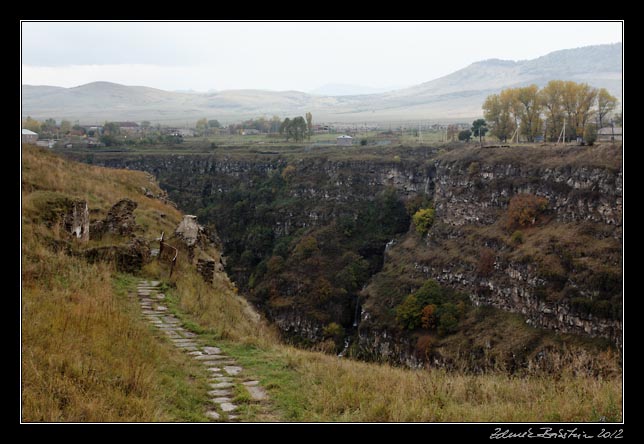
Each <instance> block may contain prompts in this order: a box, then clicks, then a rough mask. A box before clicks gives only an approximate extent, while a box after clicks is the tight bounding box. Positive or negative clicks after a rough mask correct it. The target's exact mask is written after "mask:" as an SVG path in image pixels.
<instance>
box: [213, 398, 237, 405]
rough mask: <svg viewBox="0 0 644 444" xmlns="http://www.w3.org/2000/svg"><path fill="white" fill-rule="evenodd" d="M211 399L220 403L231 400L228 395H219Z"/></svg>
mask: <svg viewBox="0 0 644 444" xmlns="http://www.w3.org/2000/svg"><path fill="white" fill-rule="evenodd" d="M211 401H212V402H216V403H217V404H221V403H222V402H230V401H232V399H231V398H229V397H228V396H219V397H217V398H212V399H211Z"/></svg>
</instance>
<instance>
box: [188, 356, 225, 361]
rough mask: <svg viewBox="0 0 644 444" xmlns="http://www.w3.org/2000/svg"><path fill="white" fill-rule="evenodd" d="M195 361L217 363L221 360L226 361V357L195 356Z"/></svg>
mask: <svg viewBox="0 0 644 444" xmlns="http://www.w3.org/2000/svg"><path fill="white" fill-rule="evenodd" d="M195 359H198V360H200V361H218V360H221V359H228V356H222V355H201V356H197V357H196V358H195Z"/></svg>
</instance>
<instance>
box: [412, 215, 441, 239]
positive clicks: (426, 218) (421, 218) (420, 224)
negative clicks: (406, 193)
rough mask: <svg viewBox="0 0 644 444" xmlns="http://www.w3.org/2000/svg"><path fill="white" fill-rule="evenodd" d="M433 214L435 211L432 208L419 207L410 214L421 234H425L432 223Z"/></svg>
mask: <svg viewBox="0 0 644 444" xmlns="http://www.w3.org/2000/svg"><path fill="white" fill-rule="evenodd" d="M435 215H436V211H435V210H434V209H433V208H421V209H420V210H418V211H416V213H415V214H414V215H413V216H412V220H413V222H414V226H415V227H416V231H417V232H418V233H420V235H421V236H424V235H426V234H427V232H428V231H429V229H430V228H431V226H432V225H433V224H434V217H435Z"/></svg>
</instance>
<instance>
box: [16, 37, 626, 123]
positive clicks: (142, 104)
mask: <svg viewBox="0 0 644 444" xmlns="http://www.w3.org/2000/svg"><path fill="white" fill-rule="evenodd" d="M553 79H562V80H574V81H577V82H586V83H589V84H590V85H593V86H595V87H603V88H607V89H608V90H609V91H610V92H611V93H612V94H613V95H615V96H617V97H618V98H619V99H620V100H621V98H622V44H621V43H615V44H607V45H596V46H587V47H583V48H576V49H565V50H561V51H555V52H552V53H549V54H547V55H545V56H543V57H539V58H536V59H532V60H523V61H509V60H499V59H490V60H484V61H479V62H475V63H472V64H471V65H469V66H467V67H465V68H463V69H461V70H458V71H456V72H453V73H451V74H449V75H446V76H444V77H440V78H438V79H434V80H431V81H429V82H426V83H422V84H420V85H416V86H413V87H409V88H404V89H399V90H395V91H389V92H384V93H379V94H362V95H343V96H330V95H313V94H307V93H304V92H299V91H264V90H250V89H247V90H228V91H218V92H212V93H202V94H194V93H180V92H169V91H162V90H159V89H155V88H148V87H143V86H124V85H119V84H115V83H109V82H93V83H89V84H86V85H81V86H77V87H74V88H60V87H52V86H32V85H23V86H22V115H23V116H24V117H26V116H28V115H29V116H32V117H34V118H37V119H46V118H49V117H53V118H55V119H62V118H65V119H70V120H74V121H75V120H78V121H80V122H81V123H97V122H103V121H105V120H136V121H140V120H150V121H152V122H159V123H176V124H180V123H192V122H193V121H194V120H196V119H199V118H202V117H207V118H216V119H219V120H220V121H224V122H226V121H238V120H240V119H245V118H251V117H258V116H262V115H265V116H271V115H279V116H282V117H284V116H292V115H303V114H304V113H306V112H309V111H310V112H312V113H313V114H314V115H315V116H316V120H318V121H335V122H366V121H371V122H373V121H395V120H410V119H432V120H441V119H457V118H464V119H465V118H468V119H469V118H471V117H476V116H479V115H480V113H481V104H482V103H483V101H484V99H485V97H486V96H487V95H489V94H491V93H494V92H498V91H499V90H501V89H502V88H506V87H517V86H524V85H529V84H532V83H536V84H537V85H539V86H542V85H545V84H546V83H547V82H548V81H549V80H553Z"/></svg>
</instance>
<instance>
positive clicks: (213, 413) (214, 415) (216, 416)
mask: <svg viewBox="0 0 644 444" xmlns="http://www.w3.org/2000/svg"><path fill="white" fill-rule="evenodd" d="M206 416H207V417H209V418H212V419H219V417H220V416H219V413H217V412H216V411H215V410H208V411H207V412H206Z"/></svg>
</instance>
